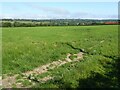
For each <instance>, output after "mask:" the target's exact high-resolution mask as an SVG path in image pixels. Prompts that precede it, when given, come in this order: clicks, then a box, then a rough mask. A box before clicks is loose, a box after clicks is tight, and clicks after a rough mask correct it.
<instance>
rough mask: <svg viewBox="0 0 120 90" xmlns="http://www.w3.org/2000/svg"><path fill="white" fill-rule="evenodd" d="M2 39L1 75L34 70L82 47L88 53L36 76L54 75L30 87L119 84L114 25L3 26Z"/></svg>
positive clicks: (76, 51)
mask: <svg viewBox="0 0 120 90" xmlns="http://www.w3.org/2000/svg"><path fill="white" fill-rule="evenodd" d="M2 39H3V42H2V44H3V45H2V49H3V51H2V55H3V56H2V57H3V60H2V63H3V66H2V73H3V76H4V75H8V76H9V75H14V74H20V73H23V72H26V71H29V70H33V69H34V68H36V67H39V66H42V65H44V64H47V63H50V62H53V61H57V60H59V59H63V58H65V57H66V55H67V54H68V53H71V54H74V53H79V50H78V49H82V50H84V51H85V52H87V53H86V54H84V58H83V59H84V60H83V61H81V62H75V63H68V64H65V65H63V66H61V67H58V68H55V69H53V70H50V71H49V72H47V73H45V74H43V75H42V76H40V75H38V77H39V78H40V77H44V76H46V75H50V76H52V77H55V78H54V80H50V81H48V82H47V83H45V84H44V83H42V84H41V83H37V82H36V84H35V85H34V86H33V87H40V88H48V87H51V88H56V87H57V88H64V87H66V88H67V87H68V88H69V87H74V88H79V87H119V83H118V75H117V74H118V66H117V64H118V63H117V62H118V61H117V58H118V26H117V25H101V26H100V25H99V26H58V27H57V26H56V27H55V26H54V27H15V28H12V27H11V28H3V30H2ZM73 47H74V48H73ZM77 48H78V49H77ZM26 85H27V84H26Z"/></svg>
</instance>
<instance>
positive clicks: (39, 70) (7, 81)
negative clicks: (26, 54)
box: [2, 52, 83, 88]
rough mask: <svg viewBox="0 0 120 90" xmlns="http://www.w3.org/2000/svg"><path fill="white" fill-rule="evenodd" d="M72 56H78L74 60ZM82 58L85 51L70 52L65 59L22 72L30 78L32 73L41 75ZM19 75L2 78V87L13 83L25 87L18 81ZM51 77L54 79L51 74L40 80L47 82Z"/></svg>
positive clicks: (8, 86) (10, 85)
mask: <svg viewBox="0 0 120 90" xmlns="http://www.w3.org/2000/svg"><path fill="white" fill-rule="evenodd" d="M70 56H76V58H74V59H73V60H71V59H70ZM82 58H83V52H79V53H77V54H73V55H72V54H70V53H68V54H67V57H66V58H65V59H64V60H58V61H53V62H52V63H48V64H46V65H43V66H41V67H38V68H35V69H34V70H32V71H27V72H25V73H22V74H23V75H24V77H23V79H28V77H29V75H31V74H37V75H40V74H42V73H46V72H48V70H50V69H54V68H56V67H59V66H61V65H64V64H66V63H69V62H75V61H79V60H81V59H82ZM17 76H18V74H16V75H14V76H9V77H7V78H5V79H3V80H2V87H4V88H12V87H13V85H15V86H16V87H17V88H22V87H25V86H23V85H22V83H16V81H17V79H16V77H17ZM50 79H53V77H50V76H48V77H44V78H42V79H40V81H42V82H46V81H48V80H50ZM30 82H31V81H30Z"/></svg>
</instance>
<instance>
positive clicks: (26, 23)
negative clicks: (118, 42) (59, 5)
mask: <svg viewBox="0 0 120 90" xmlns="http://www.w3.org/2000/svg"><path fill="white" fill-rule="evenodd" d="M115 24H118V20H92V19H91V20H90V19H56V20H55V19H53V20H27V19H14V20H13V19H2V20H0V27H37V26H84V25H115Z"/></svg>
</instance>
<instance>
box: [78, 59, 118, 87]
mask: <svg viewBox="0 0 120 90" xmlns="http://www.w3.org/2000/svg"><path fill="white" fill-rule="evenodd" d="M113 60H115V63H114V64H113V65H112V68H111V71H109V72H107V73H106V74H100V73H97V72H94V71H93V72H91V76H90V77H88V78H87V79H80V80H79V86H78V87H77V88H120V70H119V69H120V62H119V60H120V58H117V59H113Z"/></svg>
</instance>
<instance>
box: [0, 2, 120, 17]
mask: <svg viewBox="0 0 120 90" xmlns="http://www.w3.org/2000/svg"><path fill="white" fill-rule="evenodd" d="M1 6H2V7H1V14H0V18H13V19H14V18H15V19H117V18H118V3H117V2H2V3H1Z"/></svg>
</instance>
